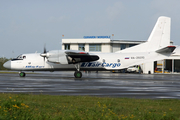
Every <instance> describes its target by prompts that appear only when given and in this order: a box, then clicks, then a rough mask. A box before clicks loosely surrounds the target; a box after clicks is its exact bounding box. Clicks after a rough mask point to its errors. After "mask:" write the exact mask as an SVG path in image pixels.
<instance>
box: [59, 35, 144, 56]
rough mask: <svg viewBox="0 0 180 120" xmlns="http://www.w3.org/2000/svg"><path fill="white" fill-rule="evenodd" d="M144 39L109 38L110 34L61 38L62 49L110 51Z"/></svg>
mask: <svg viewBox="0 0 180 120" xmlns="http://www.w3.org/2000/svg"><path fill="white" fill-rule="evenodd" d="M143 42H145V41H131V40H111V39H110V36H84V38H83V39H62V47H61V48H62V50H83V51H86V52H96V53H97V52H103V53H111V52H117V51H119V50H123V49H126V48H128V47H132V46H135V45H137V44H141V43H143Z"/></svg>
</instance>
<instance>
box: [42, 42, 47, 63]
mask: <svg viewBox="0 0 180 120" xmlns="http://www.w3.org/2000/svg"><path fill="white" fill-rule="evenodd" d="M40 55H41V57H43V58H44V61H45V59H46V57H47V51H46V44H44V52H43V53H41V54H40Z"/></svg>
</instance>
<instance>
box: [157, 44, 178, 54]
mask: <svg viewBox="0 0 180 120" xmlns="http://www.w3.org/2000/svg"><path fill="white" fill-rule="evenodd" d="M175 48H176V46H167V47H164V48H162V49H159V50H157V51H156V52H157V53H172V52H173V51H174V49H175Z"/></svg>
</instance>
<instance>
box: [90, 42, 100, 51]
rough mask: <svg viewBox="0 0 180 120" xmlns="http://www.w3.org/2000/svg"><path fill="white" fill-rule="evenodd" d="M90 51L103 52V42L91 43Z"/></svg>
mask: <svg viewBox="0 0 180 120" xmlns="http://www.w3.org/2000/svg"><path fill="white" fill-rule="evenodd" d="M89 51H91V52H101V44H89Z"/></svg>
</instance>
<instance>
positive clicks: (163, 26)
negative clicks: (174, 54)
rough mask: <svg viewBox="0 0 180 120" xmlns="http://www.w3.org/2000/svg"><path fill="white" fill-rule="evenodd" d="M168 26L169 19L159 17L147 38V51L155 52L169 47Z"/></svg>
mask: <svg viewBox="0 0 180 120" xmlns="http://www.w3.org/2000/svg"><path fill="white" fill-rule="evenodd" d="M170 24H171V19H170V18H169V17H159V18H158V20H157V22H156V25H155V27H154V29H153V31H152V32H151V35H150V36H149V38H148V40H147V41H148V43H149V44H148V49H149V50H151V51H155V50H158V49H161V48H164V47H166V46H169V45H170Z"/></svg>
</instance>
